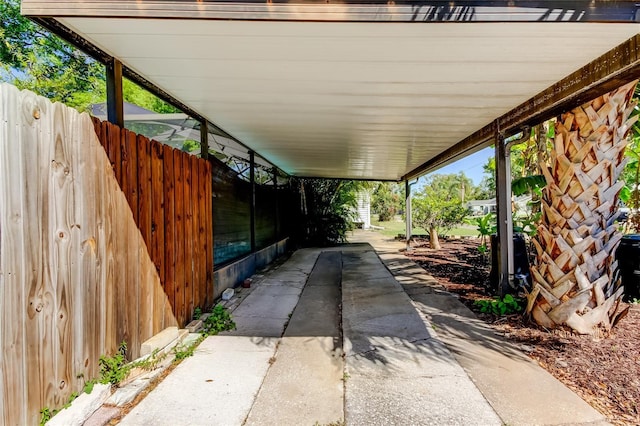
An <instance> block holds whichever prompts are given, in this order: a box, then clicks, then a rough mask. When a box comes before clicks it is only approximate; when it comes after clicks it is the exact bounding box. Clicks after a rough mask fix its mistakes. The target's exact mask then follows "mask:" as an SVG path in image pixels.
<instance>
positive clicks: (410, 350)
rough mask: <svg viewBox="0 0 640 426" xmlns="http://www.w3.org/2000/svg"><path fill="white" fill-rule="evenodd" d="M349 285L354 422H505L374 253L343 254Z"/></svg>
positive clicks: (349, 394) (347, 329) (346, 302)
mask: <svg viewBox="0 0 640 426" xmlns="http://www.w3.org/2000/svg"><path fill="white" fill-rule="evenodd" d="M358 277H359V278H358ZM370 280H373V283H372V282H371V281H370ZM342 284H343V311H342V315H343V333H344V346H345V353H346V358H345V363H346V373H347V375H348V376H345V377H348V378H347V379H346V384H345V420H346V422H347V424H355V425H361V424H366V425H407V424H419V425H430V424H434V425H435V424H437V425H442V424H447V425H457V424H460V425H463V424H464V425H467V424H483V425H499V424H501V421H500V419H499V417H498V416H497V415H496V413H495V412H494V411H493V409H492V408H491V407H490V406H489V404H488V403H487V401H486V400H485V399H484V398H483V396H482V394H481V393H480V392H479V391H478V389H477V388H476V387H475V386H474V385H473V383H472V382H471V380H470V379H469V377H468V376H467V375H466V374H465V373H464V370H462V368H461V367H460V366H459V365H458V363H457V362H456V361H455V359H454V358H453V356H452V354H451V353H450V352H449V350H448V349H447V348H446V347H445V345H444V344H442V343H441V342H439V341H438V340H437V339H436V335H435V333H433V330H432V329H431V326H430V324H428V322H426V321H424V318H422V317H420V315H419V314H418V312H417V311H416V309H415V307H414V306H413V304H412V302H411V299H410V298H409V297H408V296H407V294H406V293H405V292H404V291H398V289H400V290H401V287H400V285H399V284H398V283H397V282H396V281H395V280H394V279H393V278H392V276H391V275H390V273H389V271H388V270H387V269H386V267H385V266H384V265H383V264H382V262H381V261H380V259H379V258H378V257H377V255H376V254H375V253H373V252H370V251H362V252H351V253H349V254H348V255H347V254H344V255H343V282H342Z"/></svg>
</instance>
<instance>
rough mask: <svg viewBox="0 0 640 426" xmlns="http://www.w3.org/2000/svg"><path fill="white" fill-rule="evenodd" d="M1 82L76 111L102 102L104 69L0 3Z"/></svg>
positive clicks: (11, 1) (14, 1)
mask: <svg viewBox="0 0 640 426" xmlns="http://www.w3.org/2000/svg"><path fill="white" fill-rule="evenodd" d="M0 79H2V80H3V81H6V82H8V83H11V84H13V85H14V86H16V87H17V88H19V89H28V90H31V91H33V92H35V93H37V94H39V95H42V96H45V97H47V98H49V99H51V100H52V101H59V102H62V103H64V104H66V105H68V106H71V107H74V108H77V109H79V110H87V109H88V106H89V105H90V104H92V103H97V102H102V101H103V100H104V99H105V92H106V86H105V78H104V67H103V66H102V65H101V64H100V63H98V62H96V61H94V60H93V59H91V58H89V57H88V56H87V55H85V54H83V53H82V52H80V51H79V50H78V49H76V48H74V47H73V46H70V45H69V44H67V43H65V42H64V41H62V40H61V39H59V38H58V37H55V36H53V35H52V34H50V33H49V32H48V31H46V30H44V29H43V28H41V27H40V26H38V25H36V24H35V23H33V22H31V21H30V20H28V19H26V18H24V17H23V16H21V15H20V2H19V1H18V0H4V1H3V2H2V3H0Z"/></svg>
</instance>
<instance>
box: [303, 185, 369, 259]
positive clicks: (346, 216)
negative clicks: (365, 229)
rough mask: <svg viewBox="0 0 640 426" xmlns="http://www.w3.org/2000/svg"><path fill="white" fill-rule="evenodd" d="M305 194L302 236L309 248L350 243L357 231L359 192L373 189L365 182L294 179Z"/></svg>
mask: <svg viewBox="0 0 640 426" xmlns="http://www.w3.org/2000/svg"><path fill="white" fill-rule="evenodd" d="M292 184H293V185H294V186H297V187H298V188H299V191H300V194H301V210H302V211H301V213H302V222H303V223H302V226H303V228H304V229H302V230H301V234H302V235H303V236H304V238H303V239H304V241H303V242H304V243H305V244H307V245H317V246H326V245H332V244H336V243H342V242H345V241H346V237H347V232H348V231H350V230H351V229H352V228H353V221H354V220H355V218H356V209H357V206H358V199H357V196H358V192H359V191H362V190H368V189H370V186H371V184H370V183H369V182H363V181H353V180H341V179H311V178H300V179H293V180H292Z"/></svg>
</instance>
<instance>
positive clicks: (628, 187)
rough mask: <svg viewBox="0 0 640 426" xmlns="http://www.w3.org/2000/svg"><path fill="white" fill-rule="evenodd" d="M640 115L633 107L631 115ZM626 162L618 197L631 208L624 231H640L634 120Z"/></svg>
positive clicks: (638, 140)
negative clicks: (622, 185)
mask: <svg viewBox="0 0 640 426" xmlns="http://www.w3.org/2000/svg"><path fill="white" fill-rule="evenodd" d="M634 98H635V101H636V102H638V101H639V100H640V85H638V86H637V87H636V91H635V96H634ZM636 115H640V109H638V108H637V107H636V108H634V109H633V112H632V113H631V116H632V117H633V116H636ZM625 156H626V158H627V164H626V166H625V168H624V170H623V172H622V180H624V182H625V186H624V187H623V188H622V191H621V192H620V199H621V200H622V201H623V202H624V203H625V204H626V206H627V207H630V208H631V211H630V214H629V217H628V219H627V221H626V223H625V226H624V231H623V232H625V233H630V232H640V124H639V123H638V122H636V123H635V124H634V125H633V127H632V128H631V131H630V133H629V145H627V150H626V151H625Z"/></svg>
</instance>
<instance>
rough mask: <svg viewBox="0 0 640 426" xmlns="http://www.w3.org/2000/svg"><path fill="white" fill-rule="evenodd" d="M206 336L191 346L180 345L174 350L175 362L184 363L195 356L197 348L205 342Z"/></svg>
mask: <svg viewBox="0 0 640 426" xmlns="http://www.w3.org/2000/svg"><path fill="white" fill-rule="evenodd" d="M204 338H205V336H201V337H200V338H199V339H198V340H196V341H195V342H193V343H191V344H190V345H180V346H175V347H174V348H173V355H174V361H182V360H183V359H185V358H189V357H190V356H192V355H193V352H194V351H195V350H196V347H197V346H198V345H199V344H200V342H202V341H203V340H204Z"/></svg>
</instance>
